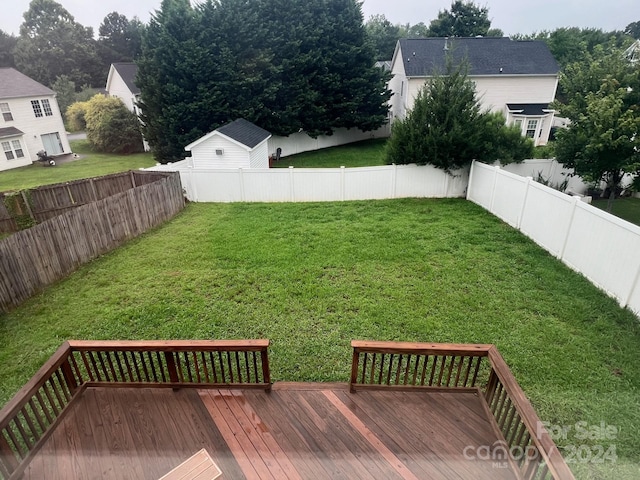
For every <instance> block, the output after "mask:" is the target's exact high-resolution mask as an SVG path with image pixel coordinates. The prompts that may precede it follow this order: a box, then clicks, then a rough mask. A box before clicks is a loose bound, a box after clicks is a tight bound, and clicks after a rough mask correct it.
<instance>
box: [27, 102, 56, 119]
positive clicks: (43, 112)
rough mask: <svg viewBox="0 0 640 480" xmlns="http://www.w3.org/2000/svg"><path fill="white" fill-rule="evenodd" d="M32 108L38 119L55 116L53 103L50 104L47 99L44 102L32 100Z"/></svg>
mask: <svg viewBox="0 0 640 480" xmlns="http://www.w3.org/2000/svg"><path fill="white" fill-rule="evenodd" d="M31 108H33V114H34V115H35V116H36V118H41V117H44V116H47V117H51V116H53V110H51V103H49V100H48V99H46V98H43V99H42V100H31Z"/></svg>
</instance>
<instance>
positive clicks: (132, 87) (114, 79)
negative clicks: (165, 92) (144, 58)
mask: <svg viewBox="0 0 640 480" xmlns="http://www.w3.org/2000/svg"><path fill="white" fill-rule="evenodd" d="M137 73H138V66H137V65H136V64H135V63H112V64H111V67H109V75H108V76H107V85H106V86H105V90H106V91H107V93H108V94H109V96H110V97H116V98H119V99H120V100H122V103H124V104H125V105H126V107H127V108H128V109H129V111H131V112H133V113H135V114H136V115H137V114H138V107H137V106H136V102H137V101H138V98H139V96H140V89H139V88H138V87H137V86H136V82H135V80H136V74H137Z"/></svg>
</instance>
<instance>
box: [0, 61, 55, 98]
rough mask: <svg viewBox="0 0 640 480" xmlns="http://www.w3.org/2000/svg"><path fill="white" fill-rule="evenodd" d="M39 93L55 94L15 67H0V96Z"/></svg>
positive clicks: (17, 96) (28, 95) (33, 95)
mask: <svg viewBox="0 0 640 480" xmlns="http://www.w3.org/2000/svg"><path fill="white" fill-rule="evenodd" d="M41 95H55V92H54V91H53V90H51V89H50V88H47V87H45V86H44V85H42V84H41V83H38V82H36V81H35V80H34V79H32V78H29V77H27V76H26V75H25V74H24V73H20V72H19V71H18V70H16V69H15V68H0V98H20V97H35V96H41Z"/></svg>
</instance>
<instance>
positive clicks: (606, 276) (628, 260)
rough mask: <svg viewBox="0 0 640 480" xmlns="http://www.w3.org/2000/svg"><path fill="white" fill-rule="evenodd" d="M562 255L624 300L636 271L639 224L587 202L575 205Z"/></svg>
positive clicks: (639, 265)
mask: <svg viewBox="0 0 640 480" xmlns="http://www.w3.org/2000/svg"><path fill="white" fill-rule="evenodd" d="M563 259H564V261H565V262H566V263H567V265H569V266H570V267H572V268H573V269H575V270H577V271H579V272H582V273H583V274H584V275H585V276H586V277H587V278H588V279H589V280H591V281H592V282H593V283H595V284H596V285H598V286H599V287H601V288H602V289H603V290H605V291H606V292H609V293H610V294H613V295H614V296H616V297H617V298H618V299H620V300H621V301H623V302H627V301H628V300H629V298H631V296H632V291H631V289H632V288H633V287H634V282H636V280H637V275H638V272H639V271H640V227H638V226H637V225H633V224H631V223H629V222H626V221H624V220H621V219H619V218H617V217H614V216H612V215H609V214H607V213H606V212H603V211H601V210H598V209H597V208H595V207H592V206H591V205H578V208H577V209H576V211H575V214H574V217H573V222H572V224H571V231H570V232H569V235H568V238H567V248H566V250H565V254H564V258H563Z"/></svg>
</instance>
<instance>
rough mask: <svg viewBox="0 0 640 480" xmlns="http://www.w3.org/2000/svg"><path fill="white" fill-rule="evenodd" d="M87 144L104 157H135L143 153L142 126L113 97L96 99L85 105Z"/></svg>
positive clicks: (134, 116)
mask: <svg viewBox="0 0 640 480" xmlns="http://www.w3.org/2000/svg"><path fill="white" fill-rule="evenodd" d="M86 104H87V108H86V113H85V120H86V125H87V140H88V141H89V145H90V146H91V148H92V149H94V150H95V151H97V152H104V153H134V152H141V151H142V150H143V145H142V134H141V133H140V122H139V121H138V117H136V115H135V114H133V113H132V112H130V111H129V110H127V107H125V106H124V104H123V103H122V102H121V101H120V100H118V99H117V98H114V97H105V96H104V95H95V96H94V97H93V98H91V100H89V101H88V102H86Z"/></svg>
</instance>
